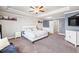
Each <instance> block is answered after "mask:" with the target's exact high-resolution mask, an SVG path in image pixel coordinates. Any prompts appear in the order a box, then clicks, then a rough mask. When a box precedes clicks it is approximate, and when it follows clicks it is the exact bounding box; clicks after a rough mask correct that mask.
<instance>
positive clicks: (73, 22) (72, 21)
mask: <svg viewBox="0 0 79 59" xmlns="http://www.w3.org/2000/svg"><path fill="white" fill-rule="evenodd" d="M68 26H79V16H76V17H69V18H68Z"/></svg>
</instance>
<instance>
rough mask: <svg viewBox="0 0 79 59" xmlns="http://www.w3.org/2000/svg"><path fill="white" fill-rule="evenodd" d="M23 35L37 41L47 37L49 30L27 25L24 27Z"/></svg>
mask: <svg viewBox="0 0 79 59" xmlns="http://www.w3.org/2000/svg"><path fill="white" fill-rule="evenodd" d="M22 36H23V37H25V38H27V39H28V40H30V41H31V42H35V41H38V40H40V39H42V38H44V37H47V36H48V32H47V31H46V30H41V29H37V28H36V27H35V26H25V27H23V31H22Z"/></svg>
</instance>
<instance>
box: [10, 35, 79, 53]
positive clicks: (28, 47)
mask: <svg viewBox="0 0 79 59" xmlns="http://www.w3.org/2000/svg"><path fill="white" fill-rule="evenodd" d="M9 41H10V42H13V44H14V45H15V46H16V47H17V51H18V53H77V52H79V47H77V48H75V46H74V45H73V44H71V43H69V42H67V41H65V39H64V36H61V35H58V34H53V35H50V36H48V37H46V38H44V39H41V40H39V41H37V42H35V43H34V44H33V43H31V42H30V41H29V40H28V39H25V38H24V37H21V38H17V39H10V40H9Z"/></svg>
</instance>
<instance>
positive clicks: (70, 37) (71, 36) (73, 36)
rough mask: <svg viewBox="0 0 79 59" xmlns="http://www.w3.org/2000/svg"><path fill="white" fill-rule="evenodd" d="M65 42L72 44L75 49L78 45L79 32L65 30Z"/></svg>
mask: <svg viewBox="0 0 79 59" xmlns="http://www.w3.org/2000/svg"><path fill="white" fill-rule="evenodd" d="M65 40H66V41H68V42H70V43H72V44H74V45H75V47H76V46H77V45H79V31H72V30H66V34H65Z"/></svg>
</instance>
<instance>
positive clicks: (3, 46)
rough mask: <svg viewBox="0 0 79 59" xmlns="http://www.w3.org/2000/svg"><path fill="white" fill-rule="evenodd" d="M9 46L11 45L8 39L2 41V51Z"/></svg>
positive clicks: (0, 46) (0, 47) (0, 45)
mask: <svg viewBox="0 0 79 59" xmlns="http://www.w3.org/2000/svg"><path fill="white" fill-rule="evenodd" d="M8 45H10V43H9V41H8V39H7V37H6V38H3V39H0V50H2V49H4V48H5V47H7V46H8Z"/></svg>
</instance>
